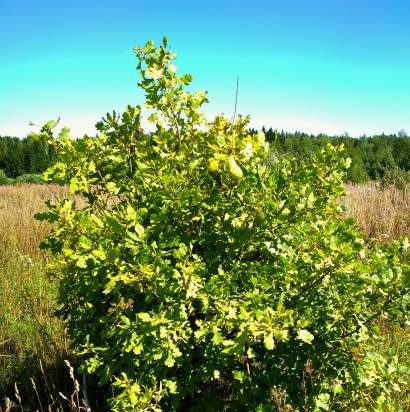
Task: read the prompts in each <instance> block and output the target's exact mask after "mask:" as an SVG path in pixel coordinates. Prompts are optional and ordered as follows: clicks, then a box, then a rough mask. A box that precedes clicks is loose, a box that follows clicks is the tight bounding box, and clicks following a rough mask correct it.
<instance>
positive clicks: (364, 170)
mask: <svg viewBox="0 0 410 412" xmlns="http://www.w3.org/2000/svg"><path fill="white" fill-rule="evenodd" d="M262 130H263V131H264V132H265V135H266V137H267V140H268V141H269V142H271V144H272V145H273V146H274V147H275V148H276V150H277V151H278V152H279V153H292V154H294V155H295V156H298V157H300V158H306V157H310V156H311V155H312V154H314V153H315V152H316V151H318V150H320V149H321V148H322V147H323V146H324V145H326V144H327V143H332V144H341V143H343V144H344V146H345V148H346V151H347V155H348V156H349V157H350V158H351V159H352V164H351V167H350V169H349V171H348V176H347V178H348V180H349V181H351V182H353V183H364V182H366V181H369V180H379V181H383V179H386V178H392V176H393V175H394V176H396V177H397V175H400V176H401V177H402V178H404V179H409V178H410V137H409V136H407V135H406V134H405V133H403V132H400V133H399V134H398V135H379V136H372V137H367V136H363V137H359V138H355V137H350V136H347V135H345V136H327V135H324V134H321V135H317V136H314V135H310V134H306V133H301V132H295V133H287V132H284V131H281V132H278V131H276V130H273V129H272V128H270V129H265V128H263V129H262ZM251 132H252V133H255V132H256V130H254V129H252V130H251Z"/></svg>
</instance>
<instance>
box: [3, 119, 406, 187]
mask: <svg viewBox="0 0 410 412" xmlns="http://www.w3.org/2000/svg"><path fill="white" fill-rule="evenodd" d="M262 131H263V132H264V133H265V135H266V139H267V140H268V141H269V143H270V144H271V145H272V147H274V148H275V149H276V150H277V151H278V152H279V153H282V154H291V155H293V156H296V157H298V158H300V159H302V158H308V157H311V156H312V155H314V154H315V153H317V152H318V151H319V150H320V149H321V148H323V147H325V146H326V144H327V143H331V144H336V145H339V144H343V145H344V147H345V149H346V153H347V155H348V156H349V157H350V158H351V159H352V165H351V167H350V169H349V171H348V173H347V180H348V181H349V182H352V183H365V182H368V181H371V180H379V181H386V180H387V183H393V184H395V183H396V180H397V178H399V179H401V180H402V181H405V182H407V183H408V182H410V137H409V136H407V135H406V133H405V132H403V131H401V132H399V133H398V134H397V135H396V134H393V135H385V134H382V135H377V136H371V137H368V136H362V137H358V138H356V137H350V136H347V135H343V136H328V135H326V134H319V135H311V134H307V133H303V132H293V133H290V132H285V131H283V130H282V131H280V132H278V131H277V130H276V129H273V128H265V127H263V128H262ZM249 132H250V133H251V134H256V133H257V130H255V129H250V130H249ZM56 160H57V155H56V153H55V150H54V148H53V147H52V146H51V145H49V144H48V143H47V140H46V139H45V138H44V137H41V136H40V137H39V136H38V135H35V134H31V135H29V136H27V137H25V138H23V139H20V138H17V137H10V136H0V171H3V184H4V183H7V182H10V183H12V181H10V178H11V179H15V178H17V177H19V176H22V175H36V174H40V173H42V172H44V171H45V170H46V169H47V168H48V167H49V166H51V165H52V164H54V163H55V162H56ZM1 176H2V173H1V172H0V184H1ZM5 176H6V177H7V178H8V179H9V180H6V178H5ZM392 179H393V180H394V181H393V182H391V180H392Z"/></svg>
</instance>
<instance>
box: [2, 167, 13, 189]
mask: <svg viewBox="0 0 410 412" xmlns="http://www.w3.org/2000/svg"><path fill="white" fill-rule="evenodd" d="M13 183H14V179H11V178H9V177H7V176H6V173H4V171H3V170H2V169H0V185H12V184H13Z"/></svg>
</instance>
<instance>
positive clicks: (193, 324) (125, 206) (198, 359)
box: [39, 39, 409, 411]
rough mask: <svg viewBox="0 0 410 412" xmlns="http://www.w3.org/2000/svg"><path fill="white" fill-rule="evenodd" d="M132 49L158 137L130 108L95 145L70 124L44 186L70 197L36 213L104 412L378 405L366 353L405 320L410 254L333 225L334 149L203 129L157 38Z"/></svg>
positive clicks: (225, 124) (106, 125)
mask: <svg viewBox="0 0 410 412" xmlns="http://www.w3.org/2000/svg"><path fill="white" fill-rule="evenodd" d="M135 52H136V55H137V57H138V60H139V64H138V69H139V72H140V74H141V78H142V79H141V81H140V83H139V85H140V87H142V89H143V90H144V91H145V93H146V103H145V107H146V108H147V109H148V114H149V121H150V122H151V123H152V124H153V125H154V128H155V131H153V132H152V133H144V132H143V129H142V127H141V121H142V109H141V108H140V107H139V106H136V107H131V106H128V107H127V109H126V111H125V112H124V113H123V114H122V115H117V114H116V113H112V114H107V116H106V117H105V118H104V119H103V120H102V121H101V122H100V123H99V124H98V125H97V127H98V129H99V134H98V135H97V136H96V137H93V138H87V137H85V138H84V139H81V140H78V141H76V140H72V139H70V137H69V134H68V130H66V129H64V130H63V131H62V132H61V133H60V135H59V136H58V137H57V138H56V139H55V140H54V144H55V145H56V150H57V152H58V155H59V159H60V162H59V163H57V164H56V165H54V166H53V167H51V168H50V169H49V170H48V172H47V173H46V177H47V178H48V179H49V180H53V181H55V182H59V183H65V182H69V184H70V192H71V194H76V195H77V196H76V197H70V198H67V199H65V200H63V201H61V202H59V203H56V204H49V211H48V212H47V213H45V214H42V215H40V216H39V217H40V218H43V219H48V220H49V221H51V222H55V226H54V227H55V229H54V231H53V232H52V234H51V235H50V236H49V238H48V239H47V240H46V241H45V243H44V247H46V248H48V249H50V250H51V251H52V253H53V254H54V255H55V260H54V262H53V264H52V266H51V267H50V271H51V272H52V273H53V274H54V275H55V276H57V277H58V278H59V279H60V297H59V301H60V304H61V308H60V314H61V315H62V316H63V317H64V319H65V320H66V322H67V325H68V329H69V332H70V336H71V339H72V341H73V344H74V346H75V348H76V351H77V353H78V354H81V355H82V356H83V359H84V365H83V369H84V370H86V371H87V372H88V373H95V374H97V375H98V377H99V379H100V381H101V383H102V384H109V385H111V387H112V393H113V397H112V399H110V405H111V407H112V410H114V411H171V410H181V411H189V410H197V409H199V408H201V409H202V410H207V411H212V410H215V411H222V410H228V411H252V410H254V411H274V410H281V411H283V410H295V408H298V410H316V411H319V410H334V411H336V410H338V409H340V410H342V409H343V408H344V407H345V406H346V405H353V404H354V401H355V399H358V400H360V397H361V390H362V388H363V387H366V391H367V393H372V396H373V397H374V399H375V402H383V399H385V398H387V397H388V396H387V395H386V393H388V391H389V390H391V386H389V385H388V384H386V382H385V380H384V381H383V382H384V383H383V385H380V384H379V381H380V379H379V376H381V373H382V372H380V371H379V370H378V369H377V368H381V369H383V368H384V367H385V368H388V367H389V364H388V362H386V365H384V364H383V363H381V364H380V363H377V362H373V363H372V359H374V358H372V357H371V356H372V354H373V352H371V351H370V349H369V348H371V346H370V345H367V342H368V340H369V338H370V337H372V338H374V337H377V333H378V332H377V327H376V326H375V325H374V324H373V321H374V320H376V318H377V317H379V315H382V314H385V313H386V311H388V310H391V311H392V310H393V309H394V310H395V312H394V313H397V314H399V313H400V308H401V307H402V306H400V305H403V299H404V297H405V292H406V288H405V279H406V278H407V279H408V275H409V274H408V268H407V266H405V265H404V264H401V263H400V258H399V257H400V255H401V254H402V253H403V251H404V250H405V249H406V247H407V246H408V243H406V241H405V242H402V243H395V244H394V245H392V246H390V247H389V248H387V247H386V248H384V249H379V248H375V247H370V246H367V245H366V243H365V241H364V240H363V238H362V237H361V236H360V234H359V233H358V232H357V230H356V229H355V227H354V225H353V224H352V222H351V221H346V220H344V219H343V218H342V217H341V213H342V210H341V207H340V206H339V203H338V198H339V197H340V195H341V194H342V192H343V179H344V176H345V174H346V169H347V168H348V166H349V163H350V162H349V160H348V159H346V158H345V157H344V152H343V148H342V147H333V146H331V145H328V146H326V148H324V149H323V150H321V151H318V153H317V154H316V155H315V156H313V157H312V158H311V159H310V160H306V161H305V162H304V161H300V160H296V159H294V158H292V157H291V156H287V155H280V156H279V155H277V154H275V152H274V151H272V150H270V146H269V144H268V143H267V142H266V141H265V136H264V134H263V133H262V132H259V133H255V134H253V135H249V134H248V133H247V124H248V118H243V117H240V116H238V117H237V118H236V119H233V120H232V121H230V120H228V119H226V118H225V117H223V116H218V117H217V118H216V119H215V120H213V121H207V120H206V119H205V118H204V116H203V114H202V112H201V106H202V105H203V104H204V103H205V102H207V97H206V93H204V92H190V91H189V90H190V89H189V88H187V86H188V85H189V84H190V82H191V76H190V75H178V74H177V69H176V67H175V66H174V63H173V60H174V58H175V54H173V53H172V52H171V51H169V49H168V48H167V44H166V39H164V42H163V44H162V45H161V46H160V47H158V48H156V47H155V46H154V44H153V43H152V42H148V43H147V44H146V45H145V47H143V48H137V49H135ZM49 134H50V136H51V133H49ZM50 138H51V137H50ZM79 198H81V199H80V200H78V199H79ZM369 351H370V352H369ZM368 352H369V353H368ZM373 355H374V354H373ZM369 356H370V358H369ZM369 359H371V360H370V361H369ZM376 363H377V365H376V366H375V364H376ZM369 365H370V366H369ZM386 370H387V369H386ZM383 373H384V372H383ZM386 374H387V373H386ZM389 376H390V377H391V379H393V377H394V373H393V372H391V373H390V375H389ZM396 385H397V384H396ZM380 399H381V400H380ZM358 408H359V407H358ZM349 410H353V409H349ZM357 410H359V409H357Z"/></svg>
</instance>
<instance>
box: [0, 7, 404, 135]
mask: <svg viewBox="0 0 410 412" xmlns="http://www.w3.org/2000/svg"><path fill="white" fill-rule="evenodd" d="M409 21H410V1H409V0H287V1H285V0H282V1H277V0H271V1H269V0H254V1H252V2H248V1H223V0H219V1H215V0H208V1H204V2H195V1H185V0H184V1H178V0H175V1H172V2H171V1H163V0H157V1H153V0H151V1H145V0H144V1H138V0H134V1H131V0H118V1H107V0H98V1H97V0H88V1H85V0H83V1H79V0H71V1H60V0H54V1H51V0H47V1H45V0H36V1H34V0H32V1H28V0H25V1H23V0H14V1H12V0H8V1H6V0H0V59H1V63H0V135H16V136H25V135H26V134H27V133H28V132H29V131H30V130H31V129H32V127H31V126H29V122H30V121H32V122H35V123H38V124H41V123H43V122H45V121H47V120H49V119H55V118H57V117H61V124H62V125H64V126H68V127H70V128H71V130H72V132H73V134H74V135H77V136H78V135H82V134H84V133H89V134H93V133H95V130H94V124H95V122H96V121H98V120H99V118H100V117H101V115H103V114H105V113H106V112H107V111H111V110H113V109H115V110H117V111H121V110H123V108H124V107H125V106H126V105H127V104H138V103H142V101H143V94H142V93H141V92H140V91H139V90H138V89H137V87H136V83H137V81H138V76H137V72H136V59H135V56H134V54H133V52H132V48H133V47H134V46H137V45H143V44H144V43H145V42H146V41H147V40H148V39H152V40H154V41H155V42H156V43H158V42H160V41H161V39H162V36H163V35H164V34H166V35H167V36H168V38H169V42H170V45H171V47H172V49H173V50H174V51H176V52H177V54H178V56H179V57H178V59H177V62H176V64H177V66H178V67H180V70H181V72H188V73H191V74H193V77H194V80H193V88H194V89H199V90H207V91H208V93H209V100H210V103H209V104H208V105H207V107H206V112H207V113H208V114H209V115H210V116H213V115H215V114H217V113H220V112H223V113H225V114H226V115H229V116H230V115H232V112H233V109H234V100H235V83H236V77H237V76H239V100H238V112H239V113H242V114H251V116H252V122H251V125H252V126H254V127H261V126H262V125H265V126H268V127H269V126H272V127H276V128H278V129H285V130H287V131H294V130H302V131H307V132H310V133H319V132H324V133H330V134H339V133H343V132H348V133H350V134H351V135H354V136H357V135H361V134H368V135H369V134H377V133H382V132H385V133H393V132H397V131H398V130H400V129H405V130H407V131H408V132H410V24H409Z"/></svg>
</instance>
